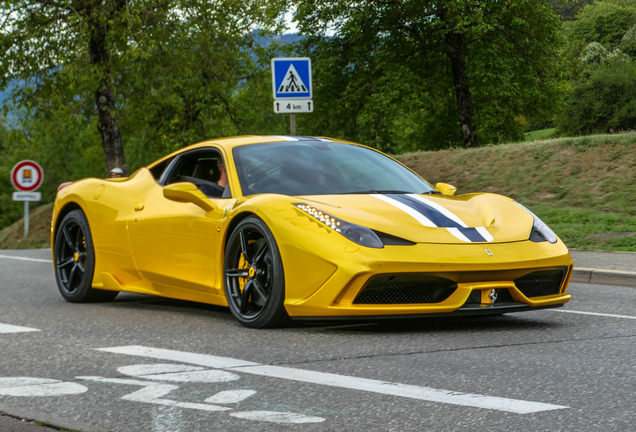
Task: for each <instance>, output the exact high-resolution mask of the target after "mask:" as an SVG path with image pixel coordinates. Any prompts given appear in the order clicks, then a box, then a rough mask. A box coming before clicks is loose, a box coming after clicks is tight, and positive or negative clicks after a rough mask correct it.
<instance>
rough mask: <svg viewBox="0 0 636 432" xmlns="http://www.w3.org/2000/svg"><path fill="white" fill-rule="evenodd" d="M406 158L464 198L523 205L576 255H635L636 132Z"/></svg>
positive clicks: (423, 174)
mask: <svg viewBox="0 0 636 432" xmlns="http://www.w3.org/2000/svg"><path fill="white" fill-rule="evenodd" d="M399 159H400V160H401V161H402V162H403V163H405V164H406V165H408V166H409V167H411V168H412V169H414V170H415V171H416V172H418V173H419V174H421V175H422V176H423V177H424V178H426V179H427V180H429V181H431V182H432V183H436V182H446V183H451V184H453V185H455V186H457V189H458V191H457V193H458V194H464V193H471V192H494V193H499V194H502V195H506V196H509V197H511V198H514V199H516V200H518V201H519V202H521V203H523V204H524V205H526V206H527V207H529V208H530V209H531V210H533V211H534V212H535V213H536V214H537V215H538V216H539V217H541V218H542V219H543V220H544V221H545V222H546V223H547V224H548V225H550V227H551V228H552V229H553V230H554V231H555V232H556V233H557V234H558V235H559V236H560V237H561V239H563V241H564V242H565V243H566V244H567V245H568V246H569V247H572V248H577V249H588V250H589V249H596V250H618V251H636V133H625V134H615V135H595V136H585V137H577V138H560V139H552V140H544V141H535V142H524V143H519V144H504V145H498V146H487V147H481V148H477V149H469V150H465V149H451V150H442V151H437V152H421V153H414V154H406V155H402V156H400V157H399Z"/></svg>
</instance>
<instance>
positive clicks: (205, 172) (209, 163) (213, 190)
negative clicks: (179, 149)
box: [164, 150, 232, 198]
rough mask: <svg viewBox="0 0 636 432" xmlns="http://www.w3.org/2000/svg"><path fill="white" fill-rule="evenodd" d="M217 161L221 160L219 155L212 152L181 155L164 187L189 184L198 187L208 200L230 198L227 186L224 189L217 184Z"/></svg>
mask: <svg viewBox="0 0 636 432" xmlns="http://www.w3.org/2000/svg"><path fill="white" fill-rule="evenodd" d="M218 159H221V160H223V159H222V156H221V154H220V153H219V152H217V151H214V150H207V151H196V152H192V153H187V154H183V155H181V157H180V158H179V159H178V160H177V161H176V164H175V166H174V167H172V169H171V170H170V172H169V173H168V175H167V177H166V180H165V182H164V185H169V184H172V183H177V182H190V183H194V184H195V185H197V186H199V188H200V189H201V190H202V191H203V192H205V193H206V195H208V197H210V198H230V197H231V196H232V195H231V192H230V187H229V184H228V186H227V187H225V189H224V188H222V187H220V186H219V185H218V184H217V182H218V181H219V178H220V176H221V172H220V170H219V168H218V167H217V160H218Z"/></svg>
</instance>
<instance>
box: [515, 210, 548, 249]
mask: <svg viewBox="0 0 636 432" xmlns="http://www.w3.org/2000/svg"><path fill="white" fill-rule="evenodd" d="M515 203H516V204H519V203H518V202H517V201H515ZM519 205H520V206H521V207H523V208H524V209H526V211H527V212H528V213H530V214H531V215H532V217H533V218H534V224H532V232H531V233H530V240H532V241H535V242H540V241H545V240H547V241H549V242H550V243H556V241H557V236H556V234H554V232H553V231H552V230H551V229H550V228H549V227H548V226H547V225H546V224H545V223H544V222H543V221H542V220H541V219H539V217H538V216H537V215H536V214H534V213H532V212H531V211H530V210H528V209H527V208H526V207H525V206H523V205H521V204H519ZM533 237H534V238H533ZM537 237H539V238H537Z"/></svg>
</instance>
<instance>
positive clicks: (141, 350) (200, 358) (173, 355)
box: [98, 346, 569, 414]
mask: <svg viewBox="0 0 636 432" xmlns="http://www.w3.org/2000/svg"><path fill="white" fill-rule="evenodd" d="M98 351H106V352H111V353H118V354H127V355H133V356H141V357H151V358H155V359H162V360H173V361H180V362H184V363H190V364H196V365H200V366H207V367H213V368H219V369H226V370H231V371H233V372H242V373H249V374H252V375H259V376H266V377H273V378H280V379H286V380H291V381H299V382H305V383H311V384H318V385H326V386H330V387H339V388H345V389H349V390H360V391H368V392H373V393H380V394H386V395H392V396H400V397H406V398H411V399H418V400H425V401H428V402H441V403H448V404H453V405H461V406H469V407H475V408H487V409H493V410H498V411H506V412H512V413H517V414H529V413H535V412H541V411H550V410H557V409H564V408H569V407H567V406H562V405H552V404H545V403H540V402H531V401H524V400H518V399H508V398H502V397H495V396H486V395H479V394H471V393H461V392H455V391H449V390H440V389H434V388H430V387H420V386H414V385H408V384H400V383H392V382H387V381H379V380H372V379H367V378H358V377H352V376H347V375H337V374H332V373H325V372H316V371H309V370H305V369H296V368H289V367H281V366H267V365H261V364H258V363H253V362H248V361H244V360H238V359H233V358H227V357H217V356H212V355H207V354H195V353H189V352H184V351H173V350H166V349H158V348H149V347H143V346H123V347H113V348H100V349H98Z"/></svg>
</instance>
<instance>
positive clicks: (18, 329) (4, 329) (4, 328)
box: [0, 324, 42, 333]
mask: <svg viewBox="0 0 636 432" xmlns="http://www.w3.org/2000/svg"><path fill="white" fill-rule="evenodd" d="M36 331H42V330H40V329H36V328H31V327H22V326H16V325H11V324H0V333H25V332H36Z"/></svg>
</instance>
